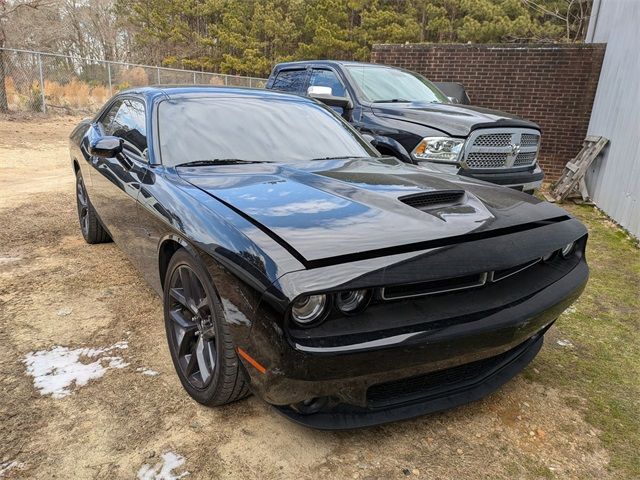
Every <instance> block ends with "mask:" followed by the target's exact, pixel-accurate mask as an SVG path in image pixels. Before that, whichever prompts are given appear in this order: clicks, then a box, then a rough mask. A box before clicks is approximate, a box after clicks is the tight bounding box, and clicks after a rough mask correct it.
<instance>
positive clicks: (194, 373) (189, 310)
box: [164, 249, 249, 406]
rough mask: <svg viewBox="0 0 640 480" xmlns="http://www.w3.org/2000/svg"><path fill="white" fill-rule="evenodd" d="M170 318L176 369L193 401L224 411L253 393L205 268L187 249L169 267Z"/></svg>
mask: <svg viewBox="0 0 640 480" xmlns="http://www.w3.org/2000/svg"><path fill="white" fill-rule="evenodd" d="M164 318H165V328H166V331H167V341H168V343H169V351H170V352H171V359H172V360H173V365H174V367H175V369H176V372H177V373H178V377H179V378H180V382H181V383H182V386H183V387H184V389H185V390H186V391H187V393H188V394H189V395H191V397H193V398H194V399H195V400H196V401H198V402H200V403H202V404H204V405H208V406H218V405H224V404H226V403H230V402H233V401H235V400H239V399H240V398H243V397H245V396H246V395H247V394H248V393H249V388H248V384H247V382H246V381H245V378H244V374H243V372H242V370H241V368H240V361H239V360H238V356H237V354H236V352H235V350H234V347H233V342H232V340H231V334H230V332H229V328H228V326H227V324H226V322H225V320H224V312H223V310H222V307H221V305H220V301H219V300H218V297H217V296H216V294H215V291H214V289H213V285H212V284H211V281H210V280H209V276H208V274H207V273H206V271H205V270H204V268H203V267H202V266H201V264H200V262H199V261H198V260H197V259H196V258H194V257H193V256H192V255H191V254H189V253H188V252H187V251H186V250H185V249H180V250H178V251H177V252H176V253H175V254H174V255H173V257H171V261H170V262H169V267H168V269H167V276H166V278H165V283H164Z"/></svg>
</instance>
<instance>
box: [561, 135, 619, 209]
mask: <svg viewBox="0 0 640 480" xmlns="http://www.w3.org/2000/svg"><path fill="white" fill-rule="evenodd" d="M608 142H609V140H607V139H606V138H604V137H598V136H594V135H589V136H587V137H586V138H585V141H584V143H583V147H582V150H580V152H579V153H578V155H576V156H575V158H574V159H573V160H572V161H569V162H567V165H566V166H565V169H564V171H563V172H562V175H561V176H560V178H559V179H558V181H557V182H556V183H555V184H554V186H553V188H552V192H551V196H552V197H553V198H554V199H555V200H556V201H558V202H562V201H563V200H565V199H566V198H568V197H569V196H570V195H571V194H572V193H575V194H579V195H580V197H582V201H583V202H586V201H588V199H589V192H588V190H587V184H586V183H585V180H584V178H585V175H586V173H587V170H588V169H589V167H590V166H591V164H592V163H593V161H594V160H595V159H596V158H597V157H598V155H600V152H601V151H602V149H603V148H604V147H605V146H606V145H607V143H608Z"/></svg>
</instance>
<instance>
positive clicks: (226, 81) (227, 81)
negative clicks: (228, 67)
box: [224, 75, 229, 87]
mask: <svg viewBox="0 0 640 480" xmlns="http://www.w3.org/2000/svg"><path fill="white" fill-rule="evenodd" d="M227 85H229V75H225V76H224V86H225V87H226V86H227Z"/></svg>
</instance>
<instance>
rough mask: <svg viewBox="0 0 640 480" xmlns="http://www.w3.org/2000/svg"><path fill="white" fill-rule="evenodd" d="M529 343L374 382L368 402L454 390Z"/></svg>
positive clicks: (391, 402)
mask: <svg viewBox="0 0 640 480" xmlns="http://www.w3.org/2000/svg"><path fill="white" fill-rule="evenodd" d="M529 345H530V342H529V341H527V342H525V343H523V344H521V345H518V346H517V347H515V348H512V349H511V350H508V351H506V352H504V353H501V354H499V355H496V356H494V357H489V358H486V359H484V360H478V361H476V362H471V363H465V364H463V365H459V366H457V367H452V368H447V369H446V370H438V371H436V372H430V373H427V374H425V375H420V376H417V377H411V378H405V379H402V380H394V381H391V382H386V383H380V384H378V385H373V386H371V387H369V389H368V390H367V403H368V404H369V407H371V408H381V407H385V406H389V405H396V404H400V403H404V402H410V401H414V400H419V399H424V398H428V397H431V396H436V395H439V394H443V393H446V392H447V391H451V390H452V388H456V389H458V388H464V387H468V386H472V385H474V384H476V383H478V382H481V381H482V380H483V379H485V378H486V377H488V376H490V375H492V374H494V373H496V372H497V371H499V370H500V369H501V368H502V367H503V366H505V365H506V364H508V363H509V361H511V360H512V359H513V358H517V357H518V356H519V355H520V354H521V352H522V351H524V350H525V348H526V347H527V346H529Z"/></svg>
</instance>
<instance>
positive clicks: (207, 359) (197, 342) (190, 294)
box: [169, 265, 216, 389]
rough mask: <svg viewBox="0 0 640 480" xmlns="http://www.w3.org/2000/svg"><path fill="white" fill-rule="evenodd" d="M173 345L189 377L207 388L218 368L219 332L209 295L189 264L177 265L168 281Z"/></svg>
mask: <svg viewBox="0 0 640 480" xmlns="http://www.w3.org/2000/svg"><path fill="white" fill-rule="evenodd" d="M169 297H170V300H169V318H170V319H171V328H170V332H169V333H170V335H172V337H173V338H172V341H171V342H170V346H171V348H172V349H173V350H174V352H173V353H174V354H175V357H176V358H177V359H178V365H179V368H180V370H181V372H182V374H183V375H184V377H185V378H186V379H187V381H188V382H189V383H190V384H191V385H192V386H193V387H194V388H197V389H204V388H206V387H207V386H208V385H209V384H210V383H211V381H212V379H213V376H214V375H213V374H214V372H215V368H216V335H215V323H214V318H213V309H212V308H211V303H210V299H209V298H208V297H207V293H206V291H205V289H204V286H203V284H202V282H201V281H200V279H199V278H198V276H197V274H196V273H195V272H194V271H193V270H192V269H191V268H190V267H188V266H187V265H180V266H179V267H178V268H176V269H175V270H174V271H173V273H172V275H171V279H170V281H169Z"/></svg>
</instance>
